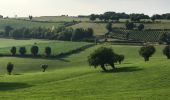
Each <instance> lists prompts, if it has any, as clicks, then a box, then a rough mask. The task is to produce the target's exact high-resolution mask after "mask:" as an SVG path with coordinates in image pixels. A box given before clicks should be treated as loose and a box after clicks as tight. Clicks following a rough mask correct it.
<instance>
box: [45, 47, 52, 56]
mask: <svg viewBox="0 0 170 100" xmlns="http://www.w3.org/2000/svg"><path fill="white" fill-rule="evenodd" d="M45 54H46V56H50V55H51V47H46V48H45Z"/></svg>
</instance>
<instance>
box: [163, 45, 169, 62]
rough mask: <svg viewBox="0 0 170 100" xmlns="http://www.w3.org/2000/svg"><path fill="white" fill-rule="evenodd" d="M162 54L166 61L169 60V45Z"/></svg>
mask: <svg viewBox="0 0 170 100" xmlns="http://www.w3.org/2000/svg"><path fill="white" fill-rule="evenodd" d="M163 54H164V55H165V56H167V58H168V59H170V45H169V46H166V47H165V48H164V49H163Z"/></svg>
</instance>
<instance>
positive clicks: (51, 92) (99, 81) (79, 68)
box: [0, 44, 170, 100]
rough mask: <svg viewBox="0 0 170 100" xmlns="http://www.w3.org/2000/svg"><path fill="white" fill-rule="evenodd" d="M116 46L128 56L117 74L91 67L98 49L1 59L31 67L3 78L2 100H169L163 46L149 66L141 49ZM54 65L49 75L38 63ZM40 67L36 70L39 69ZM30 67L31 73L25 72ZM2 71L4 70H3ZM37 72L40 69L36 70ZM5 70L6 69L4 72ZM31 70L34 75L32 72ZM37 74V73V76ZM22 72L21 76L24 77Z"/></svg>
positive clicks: (0, 95)
mask: <svg viewBox="0 0 170 100" xmlns="http://www.w3.org/2000/svg"><path fill="white" fill-rule="evenodd" d="M105 46H107V47H113V48H114V50H115V52H119V53H121V54H124V55H125V56H126V61H125V62H124V64H122V65H116V66H117V67H118V68H119V69H118V72H115V73H102V72H100V68H98V69H96V70H95V69H93V68H91V67H88V64H87V63H86V57H87V56H88V55H89V53H90V52H92V51H94V49H96V48H98V47H100V45H99V46H96V47H93V48H90V49H87V50H85V51H84V52H81V53H79V54H74V55H72V56H69V57H67V58H65V59H64V61H63V60H62V61H60V60H54V61H53V60H52V61H51V60H42V59H36V60H35V59H20V58H16V59H14V58H0V62H3V63H6V62H7V59H10V60H11V59H13V60H15V62H17V63H21V62H23V63H27V62H28V61H29V62H30V63H31V64H29V65H30V66H29V65H28V64H27V66H24V67H23V66H21V65H20V66H19V65H18V66H16V70H15V71H14V72H15V73H17V71H18V70H17V68H19V67H20V68H21V69H20V70H22V71H23V72H24V73H22V71H20V73H21V75H13V76H7V75H1V78H0V81H1V83H0V98H1V99H5V100H11V99H13V100H18V99H20V100H23V99H25V100H47V99H48V100H54V99H57V100H58V99H59V100H62V99H64V100H65V99H69V100H75V99H77V100H87V99H88V100H95V99H96V100H98V99H102V100H103V99H107V100H111V99H114V100H141V99H142V100H169V99H170V98H169V95H170V94H169V93H170V84H169V83H170V81H169V80H170V77H169V76H170V73H169V71H170V68H169V66H168V65H169V64H170V62H169V61H168V60H167V59H166V58H165V57H164V56H163V55H162V51H161V49H162V46H158V47H157V52H156V54H155V55H154V56H153V58H152V59H151V61H150V62H147V63H145V62H144V61H143V59H142V58H141V57H139V55H138V52H137V51H138V49H139V47H138V46H124V45H122V46H119V45H107V44H105ZM48 61H49V63H53V64H54V65H55V67H51V66H50V67H49V69H48V71H47V72H46V73H42V72H40V70H39V71H38V68H39V66H38V65H37V66H35V65H36V64H35V62H36V63H38V62H39V63H40V62H44V63H46V62H48ZM35 67H36V68H35ZM22 68H27V69H28V70H23V69H22ZM1 69H2V67H1ZM35 69H36V70H35ZM54 69H56V70H54ZM4 71H5V70H4ZM30 71H31V72H30ZM35 71H36V73H34V72H35ZM20 73H18V74H20Z"/></svg>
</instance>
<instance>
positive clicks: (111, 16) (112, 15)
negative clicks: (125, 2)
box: [89, 12, 170, 21]
mask: <svg viewBox="0 0 170 100" xmlns="http://www.w3.org/2000/svg"><path fill="white" fill-rule="evenodd" d="M89 18H90V20H92V21H95V20H96V19H99V20H101V21H109V20H112V21H119V19H131V21H140V20H141V19H151V20H152V21H155V20H159V19H168V20H170V13H167V14H162V15H159V14H155V15H153V16H151V17H150V16H149V15H145V14H137V13H133V14H126V13H116V12H105V13H104V14H91V15H90V17H89Z"/></svg>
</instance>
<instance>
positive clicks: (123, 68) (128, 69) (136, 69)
mask: <svg viewBox="0 0 170 100" xmlns="http://www.w3.org/2000/svg"><path fill="white" fill-rule="evenodd" d="M141 70H143V69H142V68H138V67H120V68H115V69H114V70H113V69H111V70H108V71H102V72H103V73H119V72H135V71H141Z"/></svg>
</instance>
